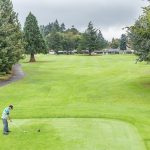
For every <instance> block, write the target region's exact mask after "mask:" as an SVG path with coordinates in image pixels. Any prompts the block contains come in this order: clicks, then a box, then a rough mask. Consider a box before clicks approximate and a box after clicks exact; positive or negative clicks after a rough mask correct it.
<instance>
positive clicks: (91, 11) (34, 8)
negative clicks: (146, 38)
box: [12, 0, 148, 40]
mask: <svg viewBox="0 0 150 150" xmlns="http://www.w3.org/2000/svg"><path fill="white" fill-rule="evenodd" d="M12 1H13V4H14V8H15V11H16V12H18V13H19V19H20V22H21V24H24V22H25V18H26V16H27V15H28V13H29V12H30V11H31V12H32V13H33V14H34V15H35V16H36V17H37V19H38V21H39V24H45V25H46V24H48V23H49V22H53V21H54V20H55V19H56V18H57V19H58V20H59V22H64V23H65V24H66V25H67V27H70V26H71V25H75V27H77V28H78V29H79V30H83V29H85V27H86V26H87V24H88V22H89V21H93V23H94V25H95V26H96V27H99V28H101V29H102V31H103V34H104V36H105V37H106V38H107V39H108V40H110V39H111V38H112V37H118V36H120V35H121V33H122V29H121V28H122V27H125V26H129V25H131V24H133V23H134V22H135V20H136V19H137V18H138V16H139V15H140V14H141V12H142V9H141V7H142V6H145V5H147V4H148V3H147V0H145V1H143V0H132V1H131V0H12Z"/></svg>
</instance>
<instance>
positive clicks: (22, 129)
mask: <svg viewBox="0 0 150 150" xmlns="http://www.w3.org/2000/svg"><path fill="white" fill-rule="evenodd" d="M11 123H12V124H13V125H14V126H15V127H16V128H17V129H19V130H20V131H21V132H23V133H27V131H25V130H23V129H21V128H20V127H18V126H17V125H16V124H15V123H14V122H11Z"/></svg>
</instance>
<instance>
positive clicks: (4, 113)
mask: <svg viewBox="0 0 150 150" xmlns="http://www.w3.org/2000/svg"><path fill="white" fill-rule="evenodd" d="M9 114H10V108H9V107H6V108H5V109H4V110H3V113H2V119H8V116H9Z"/></svg>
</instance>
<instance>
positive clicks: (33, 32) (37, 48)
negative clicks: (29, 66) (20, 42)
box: [24, 12, 48, 62]
mask: <svg viewBox="0 0 150 150" xmlns="http://www.w3.org/2000/svg"><path fill="white" fill-rule="evenodd" d="M24 39H25V42H26V46H25V52H26V53H27V54H30V62H35V61H36V60H35V54H37V53H43V54H46V53H48V50H47V47H46V43H45V41H44V39H43V37H42V34H41V33H40V29H39V26H38V22H37V19H36V17H35V16H34V15H33V14H32V13H31V12H30V13H29V15H28V16H27V18H26V22H25V25H24Z"/></svg>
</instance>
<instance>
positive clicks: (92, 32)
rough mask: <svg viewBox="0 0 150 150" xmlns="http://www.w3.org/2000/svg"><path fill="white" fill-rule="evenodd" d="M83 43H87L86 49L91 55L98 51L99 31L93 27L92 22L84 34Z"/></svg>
mask: <svg viewBox="0 0 150 150" xmlns="http://www.w3.org/2000/svg"><path fill="white" fill-rule="evenodd" d="M83 38H85V39H84V40H83V41H85V45H86V49H87V50H88V51H89V55H91V53H92V52H93V51H94V50H95V49H96V46H97V43H96V40H97V30H96V29H95V28H94V27H93V24H92V22H89V24H88V28H87V30H86V31H85V33H84V34H83Z"/></svg>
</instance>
